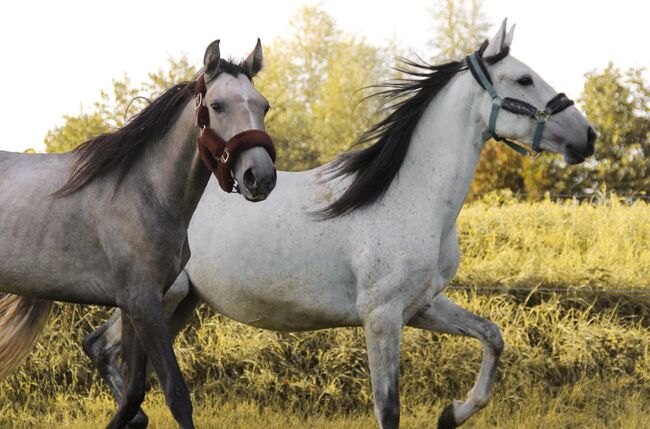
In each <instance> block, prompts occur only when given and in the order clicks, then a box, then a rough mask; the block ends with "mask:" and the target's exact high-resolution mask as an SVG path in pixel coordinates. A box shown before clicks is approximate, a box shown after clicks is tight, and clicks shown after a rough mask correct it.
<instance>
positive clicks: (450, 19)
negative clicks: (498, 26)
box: [429, 0, 491, 60]
mask: <svg viewBox="0 0 650 429" xmlns="http://www.w3.org/2000/svg"><path fill="white" fill-rule="evenodd" d="M431 15H432V18H433V20H434V22H435V23H436V27H435V39H433V40H431V41H430V42H429V44H430V45H432V46H433V47H434V48H435V49H436V50H437V51H438V55H437V60H441V59H459V58H462V57H464V56H465V55H468V54H471V53H472V52H473V51H474V50H476V47H477V46H478V45H479V44H480V43H481V42H482V41H483V40H485V39H486V32H487V31H488V29H489V28H490V25H491V24H490V22H489V21H488V20H487V18H486V17H485V14H484V12H483V2H482V1H481V0H437V1H436V2H435V4H434V5H433V7H432V8H431Z"/></svg>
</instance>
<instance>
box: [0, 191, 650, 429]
mask: <svg viewBox="0 0 650 429" xmlns="http://www.w3.org/2000/svg"><path fill="white" fill-rule="evenodd" d="M647 220H648V206H647V205H646V204H644V203H636V204H634V205H625V204H622V203H620V202H619V201H618V200H617V199H615V198H611V199H608V200H606V201H604V202H603V203H602V204H599V205H592V204H577V203H576V202H572V201H568V202H563V203H553V202H551V201H540V202H520V201H516V200H514V199H512V198H509V197H507V196H490V197H487V198H486V199H484V200H481V201H476V202H474V203H471V204H470V205H468V206H467V207H466V209H464V211H463V213H462V215H461V220H460V222H459V229H460V239H461V244H462V247H463V259H462V261H461V268H460V272H459V275H458V279H457V280H456V284H458V285H465V286H467V285H470V286H471V285H478V286H481V287H500V288H512V292H511V293H500V294H497V293H478V292H475V291H471V290H470V291H458V290H456V291H451V292H450V293H449V295H450V296H451V297H452V298H453V299H454V300H455V301H456V302H458V303H459V304H461V305H463V306H464V307H466V308H468V309H470V310H472V311H474V312H476V313H478V314H480V315H483V316H485V317H488V318H490V319H491V320H493V321H495V322H496V323H497V324H498V325H499V326H500V327H501V328H502V331H503V335H504V338H505V341H506V350H505V352H504V355H503V359H502V363H501V366H500V372H499V376H498V382H497V386H496V390H495V393H494V397H493V400H492V403H491V404H490V405H489V406H488V407H487V408H486V409H485V410H483V411H482V412H481V413H479V414H478V415H477V416H476V417H475V418H473V419H472V420H470V422H469V423H468V424H467V426H466V427H469V428H572V429H573V428H602V427H616V428H650V424H649V423H648V418H647V416H648V415H649V413H650V323H649V321H650V318H649V317H648V311H649V308H650V305H649V302H650V298H649V297H648V292H650V288H649V287H648V284H647V279H648V270H649V269H650V250H648V245H647V243H650V240H648V238H650V225H649V223H648V222H647ZM521 287H523V288H528V289H534V288H536V287H553V288H563V289H567V288H568V289H570V290H578V291H577V292H574V293H556V294H549V293H540V294H535V293H533V294H529V293H526V292H521V291H519V290H518V288H521ZM585 289H590V290H595V291H602V292H593V291H592V292H590V293H588V294H584V293H582V292H580V291H579V290H585ZM617 289H627V290H629V291H628V292H626V293H619V292H616V293H610V292H611V291H613V290H617ZM630 291H631V292H630ZM104 317H106V311H105V310H103V309H99V308H81V307H78V306H69V305H67V306H63V305H62V306H58V307H57V308H56V311H55V314H54V316H53V318H52V321H51V323H50V325H49V327H48V329H47V330H46V332H45V334H44V337H43V338H42V340H41V341H40V342H39V344H38V345H37V347H36V350H35V351H34V353H32V354H31V356H30V358H29V359H28V360H27V361H26V362H25V364H23V365H22V366H21V367H20V368H19V369H18V370H16V371H15V372H14V373H13V374H12V375H11V376H10V377H8V378H7V379H5V380H3V381H0V428H2V429H4V428H68V427H70V428H72V427H74V428H98V427H103V425H104V424H105V423H106V422H108V419H109V416H110V413H111V412H112V411H113V410H114V404H113V403H112V401H111V399H110V397H109V396H108V394H107V389H106V388H105V386H104V385H103V384H102V383H101V382H99V380H98V379H97V377H96V376H95V375H94V374H93V373H92V372H91V371H90V370H89V366H88V364H89V362H88V360H87V359H86V358H85V356H83V354H82V352H81V348H80V346H79V342H80V339H81V338H82V337H83V335H84V334H85V333H87V332H89V331H90V329H91V327H92V326H96V325H97V324H98V323H99V322H100V321H101V320H102V319H103V318H104ZM176 349H177V351H178V356H179V360H180V362H181V366H182V368H183V372H184V374H185V376H186V380H187V381H188V384H189V385H190V388H191V390H192V392H193V399H194V404H195V415H196V421H197V426H198V427H200V428H214V427H219V428H242V429H243V428H247V429H248V428H252V429H255V428H264V429H269V428H283V429H285V428H373V427H375V423H374V418H373V417H372V415H371V413H372V399H371V391H370V385H369V376H368V368H367V363H366V354H365V348H364V342H363V336H362V332H361V330H359V329H340V330H329V331H320V332H310V333H299V334H287V333H274V332H268V331H262V330H258V329H253V328H250V327H247V326H245V325H241V324H238V323H235V322H232V321H229V320H226V319H224V318H222V317H220V316H215V315H213V314H212V313H211V312H210V310H208V309H207V308H205V307H203V308H201V309H200V311H199V314H198V317H197V318H196V320H195V322H194V323H193V325H192V326H191V327H189V328H188V329H187V330H186V331H184V332H183V334H182V335H181V336H180V338H179V340H178V342H177V343H176ZM480 358H481V347H480V345H479V343H478V342H476V341H475V340H470V339H464V338H458V337H450V336H447V335H439V334H435V333H430V332H423V331H418V330H415V329H410V328H409V329H406V330H405V334H404V339H403V344H402V361H401V368H402V383H401V398H402V409H403V419H402V422H403V427H405V428H416V427H417V428H420V427H435V421H436V419H437V417H438V414H439V412H440V411H441V409H442V407H443V406H444V405H446V404H448V403H449V401H451V400H452V399H463V398H464V396H465V395H466V393H467V391H468V390H469V389H470V388H471V385H472V383H473V381H474V378H475V376H476V373H477V371H478V368H479V365H480ZM145 409H146V410H147V411H148V412H149V414H150V415H151V418H152V421H151V425H150V427H152V428H173V427H176V426H175V424H174V423H173V421H172V419H171V416H170V414H169V412H168V411H167V410H166V408H165V406H164V404H163V401H162V397H161V395H160V392H159V390H158V388H157V386H156V385H155V383H153V388H152V391H151V392H150V394H149V395H148V398H147V402H146V404H145Z"/></svg>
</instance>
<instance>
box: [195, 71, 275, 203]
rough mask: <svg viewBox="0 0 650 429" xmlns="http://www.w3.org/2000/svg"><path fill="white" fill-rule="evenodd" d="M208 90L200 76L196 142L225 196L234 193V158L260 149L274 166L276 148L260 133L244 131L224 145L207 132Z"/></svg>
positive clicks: (196, 86) (197, 97)
mask: <svg viewBox="0 0 650 429" xmlns="http://www.w3.org/2000/svg"><path fill="white" fill-rule="evenodd" d="M206 92H207V87H206V85H205V77H204V75H203V74H201V75H200V76H199V77H198V79H197V80H196V83H195V85H194V94H195V98H194V100H195V109H196V126H197V127H199V128H200V129H201V133H200V134H199V140H198V142H197V144H198V147H199V155H200V156H201V160H202V161H203V164H205V166H206V167H207V168H208V170H210V171H211V172H212V173H213V174H214V175H215V176H216V178H217V180H218V181H219V186H221V189H223V190H224V191H225V192H237V191H238V190H237V188H236V187H235V180H234V179H233V178H232V174H231V173H230V172H231V169H232V165H233V163H234V161H235V159H237V156H238V155H239V154H240V153H241V152H243V151H245V150H248V149H250V148H253V147H258V146H259V147H263V148H264V149H266V151H267V152H268V154H269V156H270V157H271V160H272V161H273V162H274V163H275V146H274V145H273V140H271V137H270V136H269V135H268V134H267V133H265V132H264V131H262V130H246V131H243V132H241V133H239V134H236V135H234V136H233V137H231V138H230V140H228V141H227V142H226V141H225V140H224V139H222V138H221V137H220V136H219V135H218V134H217V133H216V132H215V131H214V130H213V129H212V128H210V112H209V110H208V107H207V106H206V105H205V94H206Z"/></svg>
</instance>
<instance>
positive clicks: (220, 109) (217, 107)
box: [211, 103, 224, 113]
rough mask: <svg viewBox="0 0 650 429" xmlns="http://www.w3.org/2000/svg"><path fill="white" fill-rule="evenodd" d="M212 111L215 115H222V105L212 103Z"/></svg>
mask: <svg viewBox="0 0 650 429" xmlns="http://www.w3.org/2000/svg"><path fill="white" fill-rule="evenodd" d="M211 106H212V109H214V111H215V112H217V113H222V112H223V110H224V109H223V104H221V103H212V104H211Z"/></svg>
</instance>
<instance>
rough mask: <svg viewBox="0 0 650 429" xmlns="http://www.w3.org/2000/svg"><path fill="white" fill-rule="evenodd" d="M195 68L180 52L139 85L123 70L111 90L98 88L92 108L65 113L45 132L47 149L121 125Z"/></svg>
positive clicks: (62, 149)
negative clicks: (119, 78) (149, 100)
mask: <svg viewBox="0 0 650 429" xmlns="http://www.w3.org/2000/svg"><path fill="white" fill-rule="evenodd" d="M196 72H197V69H196V67H194V66H192V65H190V64H189V61H188V60H187V58H186V57H185V56H184V55H183V56H181V57H180V59H178V60H174V59H171V58H170V59H169V64H168V65H167V67H166V68H165V69H163V68H161V69H159V70H157V71H155V72H153V73H149V74H148V80H147V81H146V82H144V83H142V84H141V85H140V86H139V87H134V86H133V84H132V83H131V80H130V79H129V77H128V76H127V75H126V74H125V75H124V76H123V77H122V79H121V80H118V79H114V80H113V91H112V94H109V93H107V92H105V91H100V94H99V98H100V99H99V101H97V102H96V103H94V105H93V107H94V109H93V110H92V111H90V112H86V111H85V110H84V108H83V107H82V108H81V109H80V112H79V114H78V115H76V116H73V115H66V116H64V117H63V119H64V123H63V125H61V126H58V127H55V128H54V129H52V130H50V131H48V132H47V135H46V136H45V150H46V152H48V153H55V152H67V151H69V150H72V149H74V148H75V147H77V146H78V145H80V144H81V143H83V142H84V141H86V140H88V139H90V138H92V137H94V136H97V135H99V134H101V133H105V132H108V131H111V130H114V129H117V128H119V127H122V126H123V125H124V123H125V121H126V120H127V119H128V118H130V117H131V116H133V115H134V114H136V113H137V112H138V111H140V110H141V109H142V108H144V106H146V104H147V100H146V99H147V98H148V99H152V98H155V97H156V96H158V95H159V94H160V93H161V92H163V91H164V90H165V89H167V88H169V87H171V86H173V85H174V84H175V83H178V82H181V81H184V80H190V79H192V77H193V76H194V75H195V74H196ZM145 97H146V98H145Z"/></svg>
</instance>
